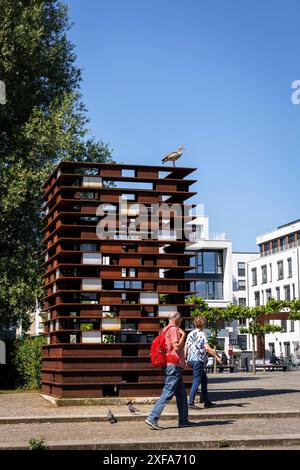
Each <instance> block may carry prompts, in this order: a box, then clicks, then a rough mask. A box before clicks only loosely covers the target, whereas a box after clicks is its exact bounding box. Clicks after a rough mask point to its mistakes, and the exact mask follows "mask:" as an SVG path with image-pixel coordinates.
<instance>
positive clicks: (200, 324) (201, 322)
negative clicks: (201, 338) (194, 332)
mask: <svg viewBox="0 0 300 470" xmlns="http://www.w3.org/2000/svg"><path fill="white" fill-rule="evenodd" d="M194 325H195V327H196V328H199V329H200V330H202V328H204V326H205V318H204V317H200V316H198V317H195V319H194Z"/></svg>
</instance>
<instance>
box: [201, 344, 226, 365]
mask: <svg viewBox="0 0 300 470" xmlns="http://www.w3.org/2000/svg"><path fill="white" fill-rule="evenodd" d="M204 347H205V349H206V351H207V352H208V353H209V354H211V355H212V356H213V357H215V358H216V359H217V361H218V363H219V364H222V359H221V358H220V356H219V355H218V354H217V353H216V351H215V350H214V349H212V348H211V347H210V345H209V344H208V343H205V344H204Z"/></svg>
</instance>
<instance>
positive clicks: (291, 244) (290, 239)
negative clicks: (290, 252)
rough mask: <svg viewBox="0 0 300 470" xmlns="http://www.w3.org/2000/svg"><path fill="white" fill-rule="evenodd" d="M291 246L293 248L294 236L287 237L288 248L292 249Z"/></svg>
mask: <svg viewBox="0 0 300 470" xmlns="http://www.w3.org/2000/svg"><path fill="white" fill-rule="evenodd" d="M293 246H295V235H294V234H292V235H289V248H292V247H293Z"/></svg>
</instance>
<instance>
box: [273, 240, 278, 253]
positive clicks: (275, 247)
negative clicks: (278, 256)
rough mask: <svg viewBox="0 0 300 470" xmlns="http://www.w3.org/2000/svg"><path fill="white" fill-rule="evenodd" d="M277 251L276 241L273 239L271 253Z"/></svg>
mask: <svg viewBox="0 0 300 470" xmlns="http://www.w3.org/2000/svg"><path fill="white" fill-rule="evenodd" d="M277 251H278V241H277V240H273V241H272V253H277Z"/></svg>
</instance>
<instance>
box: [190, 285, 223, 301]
mask: <svg viewBox="0 0 300 470" xmlns="http://www.w3.org/2000/svg"><path fill="white" fill-rule="evenodd" d="M196 291H197V292H198V293H199V296H200V297H202V298H203V299H206V300H221V299H223V285H222V282H219V281H197V282H196Z"/></svg>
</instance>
